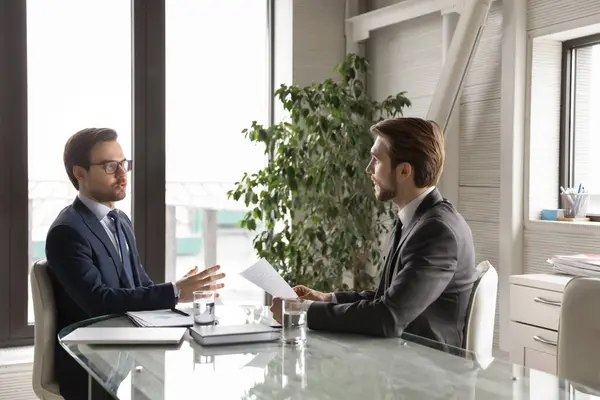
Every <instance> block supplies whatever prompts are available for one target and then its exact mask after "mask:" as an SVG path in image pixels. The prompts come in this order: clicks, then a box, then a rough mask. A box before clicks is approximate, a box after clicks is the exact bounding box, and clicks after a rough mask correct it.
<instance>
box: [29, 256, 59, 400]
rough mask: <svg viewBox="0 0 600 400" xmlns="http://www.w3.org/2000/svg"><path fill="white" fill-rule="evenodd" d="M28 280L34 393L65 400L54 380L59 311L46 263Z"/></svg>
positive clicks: (37, 265) (34, 268)
mask: <svg viewBox="0 0 600 400" xmlns="http://www.w3.org/2000/svg"><path fill="white" fill-rule="evenodd" d="M29 276H30V279H31V294H32V299H33V312H34V315H35V331H34V348H33V379H32V384H33V392H34V393H35V394H36V396H37V397H38V398H39V399H41V400H63V398H62V396H61V395H60V391H59V388H58V383H56V380H55V379H54V345H55V342H56V307H55V304H54V291H53V290H52V282H50V277H49V276H48V263H47V262H46V260H43V259H42V260H38V261H36V262H35V263H34V264H33V266H32V267H31V271H30V274H29Z"/></svg>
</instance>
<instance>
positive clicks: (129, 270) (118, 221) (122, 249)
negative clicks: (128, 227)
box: [108, 210, 135, 289]
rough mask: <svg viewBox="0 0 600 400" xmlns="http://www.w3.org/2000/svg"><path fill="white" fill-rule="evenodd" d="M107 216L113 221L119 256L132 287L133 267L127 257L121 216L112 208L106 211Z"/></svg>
mask: <svg viewBox="0 0 600 400" xmlns="http://www.w3.org/2000/svg"><path fill="white" fill-rule="evenodd" d="M108 217H109V218H110V219H112V220H113V221H114V223H115V228H116V230H117V237H118V238H119V250H120V252H121V258H122V260H123V264H122V265H123V269H124V270H125V276H126V277H127V283H129V286H130V287H131V288H132V289H133V288H135V284H134V283H133V269H132V265H131V258H130V257H129V251H127V246H126V245H125V243H126V240H127V239H125V234H124V233H123V226H122V225H121V217H120V215H119V211H118V210H112V211H111V212H109V213H108Z"/></svg>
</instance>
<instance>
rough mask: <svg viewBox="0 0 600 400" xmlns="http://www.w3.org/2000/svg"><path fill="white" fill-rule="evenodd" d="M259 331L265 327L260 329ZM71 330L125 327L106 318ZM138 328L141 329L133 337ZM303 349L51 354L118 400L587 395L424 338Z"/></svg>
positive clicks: (231, 318) (225, 312)
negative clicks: (75, 365)
mask: <svg viewBox="0 0 600 400" xmlns="http://www.w3.org/2000/svg"><path fill="white" fill-rule="evenodd" d="M216 314H217V317H218V318H219V321H220V323H221V324H235V323H238V324H239V323H265V321H269V320H270V319H271V316H270V314H269V311H268V308H267V307H241V306H240V307H236V306H234V307H227V306H220V307H219V308H217V312H216ZM266 323H268V322H266ZM81 326H106V327H115V326H133V324H132V323H131V322H130V321H129V319H128V318H127V317H122V316H121V317H117V316H106V317H99V318H94V319H90V320H86V321H83V322H80V323H78V324H74V325H71V326H69V327H67V328H65V329H63V330H62V331H61V332H60V333H59V340H60V338H63V337H65V336H66V335H67V334H68V333H70V332H72V331H73V330H74V329H76V328H78V327H81ZM140 329H144V328H140ZM307 336H308V339H307V342H306V344H305V345H304V346H303V347H291V346H286V345H282V344H280V343H278V342H273V343H262V344H259V343H255V344H245V345H242V344H238V345H227V346H210V347H208V346H207V347H202V346H200V345H199V344H197V343H196V342H194V340H193V339H192V338H191V337H190V336H189V334H187V333H186V336H185V338H184V340H183V341H182V342H181V343H180V344H179V345H177V346H147V345H146V346H139V345H138V346H126V345H120V346H115V345H112V346H109V345H88V344H66V343H62V342H61V345H62V346H63V347H64V348H65V349H66V350H67V352H68V353H69V354H70V355H71V356H72V357H73V358H75V359H76V360H77V361H78V362H79V364H81V365H82V366H83V367H84V368H85V370H86V371H87V372H88V373H89V374H90V376H91V377H92V378H93V379H95V380H96V381H97V382H98V383H100V385H101V386H102V387H104V388H105V389H106V390H107V391H108V392H109V393H110V394H112V395H113V396H114V397H115V398H116V399H119V400H125V399H127V400H129V399H135V400H139V399H148V400H171V399H177V400H180V399H345V400H351V399H363V400H364V399H367V400H378V399H419V400H420V399H444V400H449V399H460V400H463V399H540V400H554V399H557V400H558V399H576V400H582V399H591V398H595V397H593V396H589V395H588V394H585V393H584V392H592V391H591V390H589V391H588V390H587V389H585V388H581V387H577V389H578V390H575V389H574V387H573V386H572V385H570V384H569V382H565V381H564V380H561V379H559V378H557V377H555V376H553V375H549V374H546V373H544V372H540V371H534V370H527V369H525V368H523V367H518V366H515V365H513V364H511V363H509V362H506V361H502V360H499V359H494V358H491V359H481V358H479V357H478V356H477V355H476V354H472V353H467V352H465V351H464V350H460V349H451V353H453V354H450V353H447V352H443V351H440V350H436V349H435V347H436V343H435V342H432V341H429V340H427V339H424V338H420V337H416V336H412V335H403V336H402V338H372V337H364V336H359V335H350V334H333V333H323V332H317V331H310V330H309V331H308V335H307Z"/></svg>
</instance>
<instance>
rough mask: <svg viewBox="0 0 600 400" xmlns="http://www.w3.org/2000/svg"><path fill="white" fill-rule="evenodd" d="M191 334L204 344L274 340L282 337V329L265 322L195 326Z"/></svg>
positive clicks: (191, 329)
mask: <svg viewBox="0 0 600 400" xmlns="http://www.w3.org/2000/svg"><path fill="white" fill-rule="evenodd" d="M190 335H191V336H192V338H194V340H195V341H196V342H198V343H199V344H201V345H202V346H212V345H224V344H237V343H256V342H272V341H275V340H278V339H279V338H280V337H281V329H277V328H272V327H270V326H266V325H264V324H244V325H207V326H193V327H191V328H190Z"/></svg>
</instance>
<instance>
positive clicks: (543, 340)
mask: <svg viewBox="0 0 600 400" xmlns="http://www.w3.org/2000/svg"><path fill="white" fill-rule="evenodd" d="M533 340H535V341H536V342H540V343H544V344H549V345H550V346H556V342H553V341H552V340H548V339H544V338H543V337H541V336H538V335H535V336H534V337H533Z"/></svg>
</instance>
